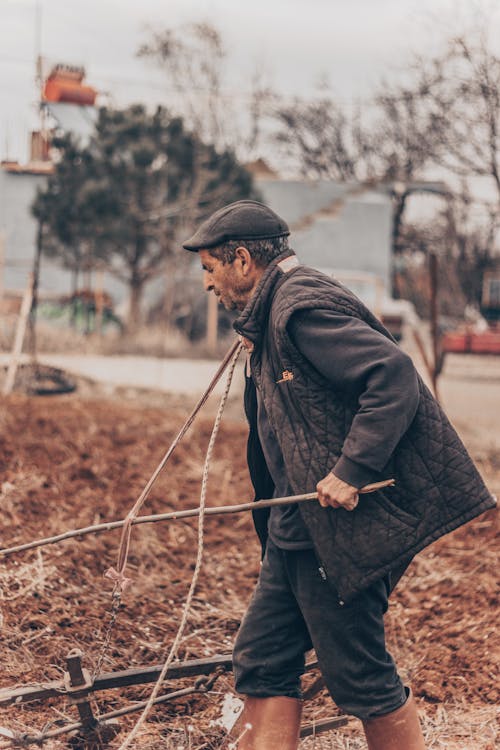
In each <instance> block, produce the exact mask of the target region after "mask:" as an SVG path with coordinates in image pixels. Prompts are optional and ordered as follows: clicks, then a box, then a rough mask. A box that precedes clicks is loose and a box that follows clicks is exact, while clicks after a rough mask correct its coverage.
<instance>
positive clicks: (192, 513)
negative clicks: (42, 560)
mask: <svg viewBox="0 0 500 750" xmlns="http://www.w3.org/2000/svg"><path fill="white" fill-rule="evenodd" d="M394 484H395V481H394V479H385V480H384V481H382V482H375V483H373V484H367V485H366V486H365V487H361V489H360V490H359V494H360V495H365V494H367V493H369V492H376V491H377V490H382V489H384V488H386V487H392V486H393V485H394ZM317 499H318V493H317V492H309V493H307V494H305V495H291V496H290V497H275V498H272V499H271V500H258V501H257V502H251V503H241V504H240V505H223V506H217V507H214V508H206V509H205V515H206V516H218V515H224V514H227V513H242V512H244V511H247V510H259V508H274V507H276V506H280V505H291V504H292V503H302V502H305V501H306V500H317ZM199 512H200V511H199V508H190V509H189V510H177V511H171V512H170V513H157V514H153V515H149V516H137V517H136V518H134V519H132V524H133V525H136V524H141V523H157V522H158V521H177V520H179V519H183V518H194V517H196V516H197V515H198V514H199ZM125 522H126V519H125V520H122V521H109V522H108V523H101V524H97V525H96V526H86V527H84V528H82V529H73V530H72V531H65V532H63V533H62V534H57V535H56V536H51V537H47V538H46V539H37V540H35V541H32V542H26V544H19V545H17V546H16V547H8V548H5V549H0V556H2V557H6V556H7V555H11V554H13V553H14V552H24V551H26V550H29V549H35V548H36V547H44V546H46V545H48V544H56V543H57V542H63V541H65V540H66V539H73V538H75V537H77V536H84V535H86V534H99V533H101V532H102V531H112V530H113V529H119V528H121V527H122V526H123V525H124V524H125Z"/></svg>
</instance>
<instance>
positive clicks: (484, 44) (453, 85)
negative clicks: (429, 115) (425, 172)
mask: <svg viewBox="0 0 500 750" xmlns="http://www.w3.org/2000/svg"><path fill="white" fill-rule="evenodd" d="M422 83H423V85H425V86H426V90H425V92H423V93H424V100H425V102H426V103H427V104H428V105H429V106H430V107H431V108H432V110H433V116H434V119H435V122H436V127H437V128H439V141H440V143H439V146H440V147H439V149H438V151H437V153H436V155H435V156H436V161H437V162H438V163H439V164H440V165H442V166H443V167H445V168H446V169H448V170H450V171H451V172H453V173H455V174H457V175H459V176H460V177H466V178H467V177H471V176H478V177H488V178H490V179H491V180H492V183H493V186H494V188H495V190H496V193H497V202H498V205H499V206H500V57H499V56H498V55H497V54H495V53H494V52H493V51H492V50H491V49H490V47H489V44H488V39H487V36H486V33H485V32H484V30H483V31H473V32H471V33H470V34H468V35H465V34H464V35H462V36H459V37H456V38H454V39H452V40H451V41H450V42H449V44H448V46H447V49H446V50H445V52H444V53H443V54H442V55H439V56H436V57H435V58H434V59H432V60H430V61H429V62H426V63H423V65H422Z"/></svg>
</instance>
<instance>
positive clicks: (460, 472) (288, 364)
mask: <svg viewBox="0 0 500 750" xmlns="http://www.w3.org/2000/svg"><path fill="white" fill-rule="evenodd" d="M292 258H293V259H294V256H292ZM283 261H284V262H283ZM292 264H293V260H292V262H291V263H290V253H286V254H283V255H282V256H280V257H279V258H277V259H276V260H275V261H274V262H273V263H272V264H271V265H270V266H269V267H268V268H267V269H266V271H265V273H264V275H263V277H262V279H261V281H260V284H259V286H258V289H257V291H256V293H255V294H254V296H253V297H252V299H251V300H250V302H249V304H248V305H247V307H246V308H245V310H244V311H243V312H242V313H241V315H240V317H239V318H238V319H237V321H236V322H235V324H234V327H235V329H236V330H237V331H238V333H240V334H242V335H243V336H245V337H246V338H248V339H250V340H251V341H252V342H253V343H254V351H253V353H252V355H251V359H250V369H251V378H248V379H247V384H246V391H245V408H246V413H247V418H248V421H249V424H250V434H249V440H248V463H249V470H250V475H251V478H252V481H253V484H254V488H255V492H256V499H260V498H263V497H271V495H272V490H273V485H272V480H271V478H270V476H269V473H268V471H267V467H266V465H265V461H264V457H263V454H262V449H261V447H260V444H259V439H258V435H257V425H256V414H257V408H256V395H255V385H257V386H258V388H259V389H260V391H261V394H262V398H263V400H264V405H265V409H266V412H267V415H268V418H269V421H270V424H271V426H272V428H273V430H274V433H275V435H276V437H277V439H278V441H279V444H280V447H281V450H282V453H283V457H284V461H285V466H286V471H287V476H288V479H289V481H290V484H291V486H292V487H293V489H294V492H295V493H296V494H301V493H304V492H313V491H315V489H316V483H317V482H318V481H319V480H320V479H322V478H323V477H324V476H326V474H328V472H329V471H330V469H331V468H332V466H334V465H335V463H336V461H337V459H338V458H339V456H340V454H341V452H342V445H343V443H344V440H345V438H346V436H347V434H348V432H349V429H350V425H351V422H352V419H353V417H354V414H355V413H356V409H357V403H355V402H353V400H352V399H351V400H350V399H349V398H348V397H347V396H346V395H345V394H344V393H343V392H338V391H335V390H334V389H333V388H332V386H331V384H330V383H329V382H328V381H327V380H326V379H325V378H324V377H323V376H322V375H320V374H319V373H318V371H317V370H316V369H315V368H313V367H312V366H311V365H310V364H309V363H308V362H307V360H305V359H304V358H303V357H302V356H301V354H300V353H299V352H298V350H297V349H295V347H294V345H293V343H292V340H291V339H290V337H289V336H288V333H287V323H288V321H289V319H290V317H291V315H293V313H294V312H296V311H298V310H304V309H308V308H314V309H326V310H332V311H337V312H339V313H342V314H347V315H351V316H354V317H356V318H360V319H362V320H364V321H365V322H366V323H367V324H368V325H370V326H372V327H373V328H375V329H376V330H377V331H379V332H381V333H383V334H384V335H385V336H388V337H390V334H389V333H388V332H387V331H386V330H385V328H384V327H383V326H382V324H381V323H380V322H379V321H378V320H377V319H376V318H375V317H374V316H373V315H372V313H371V312H370V311H369V310H368V309H367V308H366V307H365V306H364V305H363V303H362V302H361V301H360V300H359V299H358V298H357V297H355V295H353V294H352V293H351V292H350V291H349V290H347V289H346V288H345V287H343V286H342V285H341V284H339V283H338V282H336V281H334V280H333V279H331V278H329V277H327V276H325V275H324V274H321V273H319V272H317V271H315V270H313V269H311V268H308V267H306V266H300V265H298V266H295V267H291V266H292ZM282 269H284V270H282ZM285 371H288V372H291V373H293V379H289V380H287V379H284V378H283V373H284V372H285ZM278 381H281V382H278ZM419 385H420V403H419V407H418V410H417V413H416V416H415V418H414V420H413V422H412V424H411V426H410V427H409V429H408V430H407V432H406V433H405V435H404V436H403V437H402V439H401V440H400V442H399V444H398V446H397V448H396V450H395V451H394V453H393V455H392V458H391V460H390V461H389V463H388V464H387V466H386V467H385V469H384V470H383V471H382V472H381V474H380V478H381V479H382V478H389V477H393V478H394V479H395V480H396V485H395V487H392V488H389V489H387V490H385V491H381V492H377V493H373V494H370V495H367V496H362V498H361V501H360V503H359V505H358V507H357V508H356V510H354V511H352V512H348V511H345V510H343V509H333V508H322V507H321V506H320V505H319V503H317V502H315V501H311V502H305V503H301V504H300V506H299V507H300V511H301V513H302V516H303V518H304V521H305V523H306V525H307V527H308V529H309V532H310V535H311V538H312V540H313V544H314V547H315V550H316V554H317V556H318V561H319V564H321V566H322V567H323V569H324V571H325V572H326V575H327V577H328V579H329V580H330V582H331V583H332V584H333V586H334V587H335V588H336V590H337V592H338V595H339V598H340V599H342V600H344V601H348V600H349V599H350V598H352V597H353V596H354V595H355V594H356V593H357V592H359V591H360V590H362V589H363V588H364V587H366V586H368V585H369V584H370V583H371V582H372V581H374V580H376V579H377V578H380V577H381V576H383V575H385V574H386V573H388V572H389V571H390V570H394V569H396V568H398V567H400V566H401V565H402V564H404V563H405V562H406V561H407V560H408V559H410V558H411V557H413V556H414V555H415V554H416V553H417V552H418V551H419V550H421V549H422V548H423V547H425V546H426V545H428V544H430V543H431V542H433V541H435V540H436V539H438V538H439V537H440V536H442V535H443V534H446V533H448V532H449V531H452V530H453V529H455V528H457V527H458V526H460V525H461V524H463V523H465V522H466V521H469V520H470V519H472V518H474V517H475V516H477V515H479V514H480V513H483V512H484V511H485V510H487V509H489V508H492V507H494V505H495V500H494V498H493V497H492V496H491V495H490V493H489V491H488V490H487V488H486V487H485V485H484V483H483V481H482V479H481V477H480V475H479V473H478V471H477V470H476V468H475V466H474V464H473V462H472V460H471V458H470V456H469V455H468V453H467V451H466V449H465V447H464V445H463V444H462V442H461V440H460V438H459V437H458V435H457V433H456V432H455V430H454V428H453V427H452V425H451V424H450V422H449V420H448V419H447V417H446V415H445V414H444V412H443V410H442V409H441V407H440V406H439V404H438V403H437V402H436V400H435V399H434V397H433V396H432V394H431V393H430V391H429V390H428V388H427V387H426V386H425V385H424V383H423V382H422V381H421V380H420V383H419ZM254 516H255V522H256V527H257V531H258V533H259V536H260V538H261V542H262V543H263V545H264V544H265V538H266V515H265V511H259V513H258V514H254Z"/></svg>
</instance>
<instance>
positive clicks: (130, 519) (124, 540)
mask: <svg viewBox="0 0 500 750" xmlns="http://www.w3.org/2000/svg"><path fill="white" fill-rule="evenodd" d="M240 351H241V344H240V343H239V341H238V339H237V340H236V341H235V342H234V343H233V344H232V346H231V347H230V349H229V351H228V352H227V354H226V355H225V357H224V359H223V360H222V362H221V364H220V365H219V368H218V370H217V372H216V373H215V375H214V376H213V378H212V380H211V381H210V384H209V386H208V388H207V390H206V391H205V393H204V394H203V396H202V397H201V398H200V400H199V401H198V403H197V404H196V406H195V408H194V409H193V411H192V412H191V414H190V416H189V417H188V419H187V420H186V422H185V423H184V425H183V426H182V428H181V430H180V431H179V433H178V435H177V437H176V438H175V439H174V441H173V442H172V443H171V445H170V447H169V449H168V451H167V452H166V453H165V455H164V456H163V458H162V460H161V461H160V463H159V464H158V466H157V467H156V469H155V471H154V472H153V474H152V475H151V477H150V479H149V481H148V482H147V484H146V486H145V487H144V489H143V491H142V492H141V494H140V495H139V497H138V499H137V500H136V502H135V503H134V506H133V507H132V509H131V510H130V511H129V513H128V515H127V517H126V518H125V520H124V521H123V522H122V523H123V529H122V535H121V539H120V546H119V549H118V562H117V565H116V568H109V569H108V570H107V571H106V572H105V574H104V575H105V576H106V577H107V578H110V579H111V580H112V581H113V582H114V586H113V591H112V595H111V596H112V605H111V613H110V618H109V624H108V627H107V629H106V634H105V637H104V640H103V645H102V647H101V650H100V653H99V654H98V656H97V660H96V666H95V668H94V671H93V677H94V678H95V676H96V675H97V674H98V673H99V671H100V669H101V666H102V664H103V663H104V659H105V657H106V653H107V650H108V648H109V644H110V643H111V636H112V632H113V629H114V626H115V623H116V619H117V617H118V613H119V611H120V604H121V598H122V594H123V592H124V591H125V589H126V587H127V586H128V584H129V583H130V578H126V577H125V568H126V566H127V560H128V554H129V550H130V538H131V534H132V524H133V523H134V521H135V520H136V518H137V514H138V512H139V510H140V509H141V507H142V505H143V504H144V502H145V500H146V498H147V497H148V495H149V493H150V491H151V488H152V487H153V484H154V483H155V481H156V480H157V478H158V476H159V475H160V472H161V471H162V470H163V468H164V467H165V464H166V463H167V461H168V459H169V458H170V456H171V455H172V453H173V452H174V450H175V448H176V447H177V446H178V444H179V443H180V441H181V440H182V438H183V437H184V435H185V434H186V432H187V431H188V429H189V427H190V426H191V424H192V423H193V421H194V418H195V417H196V415H197V413H198V412H199V410H200V409H201V407H202V406H203V405H204V404H205V402H206V401H207V399H208V397H209V395H210V393H211V392H212V390H213V389H214V387H215V385H216V383H217V382H218V381H219V380H220V377H221V375H222V373H223V372H224V370H225V369H226V367H227V366H228V364H229V362H231V357H233V361H234V364H233V365H232V370H231V377H232V372H233V371H234V366H235V364H236V360H237V358H238V356H239V353H240ZM230 382H231V381H229V385H230ZM226 396H227V393H226Z"/></svg>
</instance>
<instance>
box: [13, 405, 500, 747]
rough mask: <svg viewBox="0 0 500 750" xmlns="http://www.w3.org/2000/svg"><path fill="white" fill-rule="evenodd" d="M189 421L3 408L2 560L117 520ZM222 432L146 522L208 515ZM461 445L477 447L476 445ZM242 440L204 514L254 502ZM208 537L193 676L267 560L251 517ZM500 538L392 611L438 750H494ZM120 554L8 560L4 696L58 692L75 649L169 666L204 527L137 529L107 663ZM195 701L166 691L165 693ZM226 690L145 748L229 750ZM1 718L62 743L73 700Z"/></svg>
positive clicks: (173, 479) (223, 456)
mask: <svg viewBox="0 0 500 750" xmlns="http://www.w3.org/2000/svg"><path fill="white" fill-rule="evenodd" d="M188 408H190V404H188V405H182V404H179V403H176V405H174V406H172V405H169V403H168V402H167V400H166V399H164V400H163V401H160V402H159V403H158V402H157V403H156V404H153V403H152V402H151V401H148V400H147V399H136V400H125V399H123V400H118V399H116V398H113V399H111V398H107V399H103V398H95V397H86V398H82V396H81V395H78V394H74V395H71V396H62V397H47V398H28V397H25V396H22V395H13V396H11V397H9V398H8V399H5V400H4V402H3V403H2V405H1V411H0V471H1V474H0V485H1V487H0V503H1V504H0V507H1V519H2V520H1V527H0V534H1V547H2V548H5V547H10V546H12V545H14V544H17V543H20V542H24V541H29V540H31V539H37V538H40V537H46V536H49V535H52V534H54V533H58V532H60V531H64V530H66V529H73V528H80V527H85V526H88V525H90V524H95V523H99V522H102V521H108V520H116V519H121V518H123V517H124V516H125V515H126V513H127V512H128V510H129V509H130V507H131V506H132V504H133V503H134V501H135V499H136V498H137V496H138V495H139V494H140V492H141V490H142V488H143V486H144V484H145V482H146V481H147V479H148V478H149V476H150V474H151V473H152V471H153V470H154V468H155V467H156V465H157V463H158V461H159V460H160V458H161V457H162V455H163V454H164V452H165V450H166V448H167V447H168V446H169V444H170V442H171V440H172V439H173V437H174V436H175V435H176V434H177V432H178V430H179V428H180V426H181V425H182V423H183V421H184V419H185V417H186V415H187V409H188ZM211 428H212V420H211V419H208V418H207V417H201V418H198V419H197V421H196V422H195V425H194V427H193V428H191V430H190V432H189V433H188V436H187V437H186V438H185V439H184V441H183V442H182V443H181V445H180V446H179V448H178V449H177V451H176V452H175V453H174V455H173V457H172V459H171V461H170V462H169V464H168V466H167V468H166V470H165V471H164V472H163V474H162V475H161V477H160V478H159V480H158V482H157V484H156V485H155V487H154V488H153V491H152V493H151V495H150V497H149V499H148V501H147V503H146V506H145V508H144V511H143V513H161V512H165V511H168V510H174V509H175V510H178V509H180V508H192V507H196V506H197V505H198V503H199V492H200V478H201V473H202V467H203V461H204V457H205V451H206V448H207V443H208V440H209V436H210V432H211ZM474 430H475V432H474V436H475V437H474V440H472V441H471V443H470V448H471V451H472V453H473V454H474V455H475V458H476V460H477V463H478V466H479V468H480V470H481V472H482V473H483V476H484V477H485V479H486V480H487V483H488V484H489V486H490V487H491V490H492V491H493V492H497V493H498V492H499V489H500V486H499V485H500V460H499V458H498V456H497V455H496V453H495V452H494V450H493V449H492V448H490V447H488V446H489V445H490V442H489V440H488V436H487V435H485V436H484V441H483V442H482V443H481V441H478V440H477V434H478V425H477V424H475V425H474ZM462 434H463V437H464V439H465V440H466V442H467V439H468V435H467V434H466V430H465V429H463V430H462ZM245 440H246V428H245V425H244V423H243V422H242V421H241V420H238V419H233V421H231V420H229V421H227V422H225V423H223V426H222V427H221V431H220V435H219V438H218V441H217V444H216V448H215V452H214V455H213V459H212V463H211V472H210V480H209V485H208V497H207V502H208V505H221V504H230V503H237V502H244V501H247V500H250V499H251V490H250V485H249V480H248V476H247V471H246V464H245ZM205 525H206V530H205V552H204V563H203V568H202V571H201V577H200V580H199V584H198V587H197V589H196V594H195V598H194V602H193V606H192V608H191V610H190V613H189V618H188V625H187V628H186V630H185V633H184V636H183V638H182V642H181V646H180V649H179V653H178V657H179V658H181V659H186V658H198V657H206V656H210V655H214V654H220V653H224V652H229V651H230V650H231V644H232V641H233V639H234V635H235V632H236V630H237V628H238V624H239V622H240V619H241V616H242V613H243V612H244V610H245V607H246V603H247V601H248V599H249V597H250V594H251V591H252V588H253V586H254V583H255V579H256V576H257V574H258V568H259V549H258V545H257V542H256V539H255V536H254V532H253V528H252V523H251V518H250V515H249V514H248V513H246V514H240V515H237V516H221V517H216V518H207V519H206V520H205ZM497 532H498V513H495V512H489V513H487V514H485V515H483V516H482V517H480V518H478V519H476V520H475V521H473V522H472V523H470V524H468V525H467V526H466V527H463V528H461V529H459V530H458V531H456V532H454V533H452V534H451V535H448V536H447V537H446V538H445V539H443V540H441V541H439V542H437V543H436V544H434V545H433V546H432V547H430V548H429V549H427V550H426V551H425V552H424V553H422V554H421V555H420V556H419V557H418V558H417V559H416V560H415V561H414V562H413V564H412V566H411V567H410V569H409V571H408V573H407V574H406V576H405V578H404V579H403V580H402V581H401V583H400V584H399V586H398V588H397V589H396V591H395V593H394V595H393V602H392V606H391V609H390V612H389V615H388V618H387V628H388V637H389V643H390V646H391V650H392V651H393V653H394V654H395V656H396V657H397V661H398V663H399V665H400V668H401V671H402V672H403V675H404V676H405V678H407V679H408V681H409V682H410V683H411V684H412V686H413V690H414V692H415V694H416V696H417V699H418V701H419V705H420V707H421V709H422V712H423V714H424V717H425V721H426V732H427V739H428V743H429V747H436V748H437V747H440V748H442V747H449V748H451V747H457V748H458V747H462V748H472V750H474V749H476V748H477V750H486V749H487V748H489V750H492V749H493V748H494V747H495V736H496V735H495V729H494V725H495V721H494V720H495V711H496V708H495V707H496V706H498V703H499V692H500V691H499V686H500V684H499V680H498V658H499V653H500V643H499V634H498V628H497V621H498V614H497V613H498V609H497V602H498V577H497V576H498V569H499V566H498V550H497V546H496V538H497V537H498V534H497ZM119 536H120V534H119V531H112V532H107V533H103V534H99V535H89V536H81V537H78V538H76V539H72V540H68V541H64V542H61V543H59V544H57V545H52V546H45V547H42V548H40V549H38V550H33V551H29V552H23V553H16V554H13V555H10V556H8V557H6V558H4V559H3V560H1V568H0V605H1V612H2V631H1V651H0V653H1V664H2V669H1V678H0V688H6V687H13V686H15V685H19V684H26V683H38V682H46V681H48V680H54V679H60V678H61V677H62V675H63V672H64V671H65V656H66V654H67V653H68V652H69V651H70V650H71V649H73V648H79V649H81V650H83V652H84V662H85V665H86V666H87V667H88V668H89V669H90V670H91V671H92V669H93V668H94V667H95V666H96V664H97V663H98V660H99V659H100V658H102V671H111V670H116V669H125V668H128V667H133V666H138V665H152V664H158V663H160V662H162V660H163V659H164V657H165V655H166V653H168V650H169V647H170V645H171V643H172V641H173V638H174V636H175V634H176V632H177V628H178V626H179V622H180V618H181V612H182V606H183V603H184V601H185V598H186V594H187V591H188V588H189V584H190V581H191V577H192V574H193V567H194V561H195V557H196V546H197V530H196V522H195V521H191V520H184V521H182V520H177V521H173V522H169V523H156V524H147V525H144V526H140V527H137V526H136V527H134V530H133V534H132V543H131V550H130V558H129V567H128V574H129V576H130V577H131V578H132V579H133V583H132V585H131V586H130V588H129V589H128V590H127V591H126V592H125V594H124V598H123V604H122V607H121V611H120V612H119V615H118V618H117V622H116V624H115V626H114V628H113V630H112V633H111V634H110V642H109V647H108V648H107V649H106V652H105V653H102V645H103V642H104V639H105V636H106V631H107V626H108V622H109V610H110V605H111V590H112V585H113V584H112V582H111V581H109V580H108V579H105V578H104V577H103V573H104V571H105V570H106V569H107V568H108V567H109V566H111V565H114V564H115V558H116V552H117V548H118V543H119ZM192 683H193V680H192V679H191V680H189V679H186V680H183V681H180V682H179V681H178V682H175V683H169V685H168V687H167V688H166V689H165V691H164V692H167V691H168V690H171V689H172V690H173V689H177V688H180V687H187V686H189V685H192ZM150 690H151V686H145V687H135V688H127V689H126V690H121V691H108V692H106V693H101V694H99V695H98V696H97V697H96V701H94V704H93V705H94V708H95V710H96V711H98V712H100V713H104V712H106V711H109V710H113V709H114V708H117V707H121V706H124V705H126V704H129V703H131V702H133V701H136V700H144V699H145V698H147V696H148V695H149V692H150ZM230 690H231V677H230V675H227V676H226V675H224V676H222V677H221V678H220V679H219V680H218V682H217V683H216V685H215V688H214V691H213V692H212V693H210V694H208V695H206V696H199V695H194V696H188V697H186V698H182V699H177V700H175V701H173V702H171V703H168V704H166V705H163V706H162V707H158V708H155V709H154V710H153V712H152V713H151V716H150V718H149V720H148V723H147V724H146V726H145V728H144V729H143V730H142V732H141V735H140V738H139V740H138V741H137V743H136V746H137V747H142V748H146V747H147V748H165V749H167V748H169V749H170V748H181V747H184V748H185V749H186V750H187V748H192V750H194V749H195V748H212V747H227V743H226V742H225V741H223V740H221V739H220V737H221V734H220V730H219V729H218V728H217V727H214V725H213V721H214V720H215V719H216V718H217V716H218V715H219V713H220V705H221V703H222V699H223V695H224V694H225V693H226V692H229V691H230ZM0 710H1V716H0V727H4V728H8V729H10V730H13V731H15V732H21V733H22V732H38V731H40V730H41V729H42V728H43V727H46V726H47V725H48V724H49V723H54V724H52V725H51V728H54V726H57V724H58V722H61V721H62V720H64V719H68V720H71V721H74V720H75V719H76V716H77V715H76V710H75V708H74V707H72V706H69V705H68V703H67V702H66V701H65V700H64V699H63V700H55V699H54V700H51V701H50V702H48V703H47V702H46V703H32V704H29V705H26V706H16V707H9V708H2V709H0ZM440 712H441V713H440ZM335 713H336V709H335V707H334V706H333V705H332V703H331V701H330V699H329V698H328V697H327V696H326V695H325V694H321V695H320V696H319V697H317V698H316V699H315V700H314V701H312V703H311V704H310V705H309V706H308V707H307V709H306V719H311V718H314V719H317V718H321V717H325V716H332V715H334V714H335ZM468 716H469V717H470V720H468V719H467V717H468ZM136 717H137V714H135V715H132V716H130V717H124V718H123V719H121V720H120V723H121V727H122V733H121V734H120V735H119V736H118V737H117V738H116V739H115V740H113V741H112V743H111V747H114V748H117V747H118V746H119V744H120V739H121V740H123V738H124V737H125V733H126V731H127V730H129V729H130V728H131V727H132V726H133V724H134V721H135V720H136ZM440 717H441V718H440ZM443 717H444V718H443ZM450 717H453V718H450ZM457 717H459V720H457ZM478 717H479V718H478ZM461 722H462V723H461ZM464 724H465V725H466V726H468V727H469V728H470V732H469V733H468V734H467V732H466V731H465V730H464V728H463V727H464ZM436 727H437V728H436ZM472 727H474V729H473V730H472ZM343 731H347V734H342V732H343ZM333 735H335V736H333ZM443 737H447V738H448V739H447V740H446V739H445V740H443ZM349 738H350V739H349ZM310 742H311V741H309V743H310ZM317 742H318V744H317V745H314V746H317V747H328V748H337V747H338V748H344V747H345V748H357V747H363V746H364V745H363V744H362V743H361V740H360V739H359V731H358V730H357V729H354V730H351V731H350V730H349V729H348V730H342V729H341V730H339V731H338V732H335V733H332V734H331V735H330V739H328V740H324V739H322V740H318V741H317ZM325 742H327V743H328V744H324V743H325ZM65 743H66V740H64V739H63V740H51V741H50V742H48V743H46V745H45V747H49V748H60V747H67V744H65ZM356 743H358V744H356ZM0 746H2V739H1V734H0ZM7 746H10V743H7V744H6V747H7ZM309 746H311V747H312V746H313V745H310V744H308V747H309Z"/></svg>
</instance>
